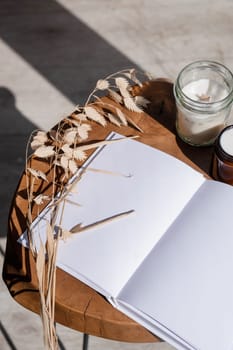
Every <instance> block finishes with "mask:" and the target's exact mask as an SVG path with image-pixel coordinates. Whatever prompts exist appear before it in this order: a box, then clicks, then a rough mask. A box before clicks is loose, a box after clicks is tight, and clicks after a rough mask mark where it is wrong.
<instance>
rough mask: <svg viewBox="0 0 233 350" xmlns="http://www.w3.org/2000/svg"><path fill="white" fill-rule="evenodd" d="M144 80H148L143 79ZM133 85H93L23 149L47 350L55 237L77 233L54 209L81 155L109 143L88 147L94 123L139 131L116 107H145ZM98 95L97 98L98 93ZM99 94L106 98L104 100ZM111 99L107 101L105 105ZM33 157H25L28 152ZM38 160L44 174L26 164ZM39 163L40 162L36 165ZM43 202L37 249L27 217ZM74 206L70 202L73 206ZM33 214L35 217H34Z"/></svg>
mask: <svg viewBox="0 0 233 350" xmlns="http://www.w3.org/2000/svg"><path fill="white" fill-rule="evenodd" d="M147 80H148V78H147ZM134 85H139V86H141V85H142V83H141V81H140V80H139V79H138V77H137V76H136V71H135V70H134V69H130V70H123V71H120V72H117V73H114V74H112V75H110V76H108V77H107V78H105V79H100V80H98V81H97V84H96V87H95V89H94V90H93V91H92V92H91V94H90V95H89V97H88V99H87V101H86V103H85V105H84V106H76V108H75V110H74V112H73V113H72V114H71V115H70V116H69V117H67V118H65V119H63V120H62V121H61V122H60V123H59V124H58V125H57V126H56V127H55V128H54V129H52V130H50V131H49V132H45V131H36V132H35V133H34V134H32V136H31V138H30V140H29V143H28V147H27V162H26V174H27V177H26V179H27V193H28V210H27V223H28V230H27V232H28V242H29V248H30V250H31V253H32V255H33V258H34V260H35V266H36V273H37V278H38V287H39V295H40V305H41V318H42V323H43V332H44V340H45V346H46V348H47V349H53V350H54V349H58V340H57V336H56V330H55V326H54V319H55V315H54V313H55V287H56V254H57V248H58V242H59V239H67V238H68V237H69V236H70V235H72V234H74V233H77V232H81V228H80V227H79V226H77V227H75V228H73V230H71V231H69V232H68V231H67V230H65V229H63V227H62V215H61V216H60V217H59V223H57V218H58V211H59V210H60V212H62V208H64V206H65V204H66V202H67V201H69V193H71V192H72V190H73V188H74V186H75V185H76V183H77V181H79V180H80V177H81V176H82V175H79V176H77V177H76V179H75V181H73V182H72V183H70V182H69V179H70V178H71V177H72V176H73V175H74V174H75V173H77V171H78V169H79V167H80V165H81V164H82V162H83V161H84V160H85V159H86V158H87V156H88V155H87V151H88V150H90V149H93V148H96V147H98V146H101V145H104V144H107V143H110V142H118V140H115V141H106V140H103V141H99V142H95V143H88V142H87V139H88V136H89V132H90V130H91V123H90V122H89V121H92V122H93V121H94V122H96V123H99V124H100V125H102V126H103V127H104V126H105V125H106V124H107V123H113V124H114V125H116V126H118V127H120V126H121V125H123V126H126V125H128V124H130V125H132V126H133V127H135V128H137V129H138V130H140V131H142V130H141V129H140V128H139V127H138V126H137V125H136V124H135V123H134V122H133V120H132V119H131V118H130V117H129V116H128V115H126V114H125V113H123V112H122V109H121V107H124V108H126V109H128V110H130V111H134V112H136V113H141V112H142V111H143V108H144V107H146V106H147V104H148V103H149V101H148V100H146V99H145V98H144V97H142V96H136V97H134V96H133V95H132V93H131V91H132V88H133V86H134ZM101 94H102V96H99V95H101ZM104 96H108V99H107V100H106V99H105V97H104ZM109 101H112V103H109ZM84 142H85V143H84ZM30 146H31V149H32V151H33V154H32V155H31V156H30V157H29V156H28V154H29V148H30ZM32 158H33V159H40V160H42V161H43V162H44V163H47V164H48V165H49V170H50V171H49V172H46V171H43V170H42V169H41V168H40V166H39V167H35V166H31V164H37V163H35V162H34V163H32V162H31V161H30V160H31V159H32ZM38 164H41V163H38ZM38 183H45V184H47V183H49V184H50V186H52V191H51V193H52V194H50V195H48V194H47V193H46V191H45V192H44V191H43V190H41V188H43V186H42V187H41V186H39V187H38ZM48 203H49V207H50V214H49V219H48V221H47V229H46V240H45V242H40V247H39V248H38V247H37V246H36V243H35V241H36V240H35V237H34V232H33V228H32V227H33V226H32V222H33V215H34V214H33V213H35V211H36V213H37V214H38V213H39V212H40V211H41V209H42V208H43V206H44V205H45V204H48ZM73 204H75V205H77V204H76V203H73ZM34 216H35V215H34Z"/></svg>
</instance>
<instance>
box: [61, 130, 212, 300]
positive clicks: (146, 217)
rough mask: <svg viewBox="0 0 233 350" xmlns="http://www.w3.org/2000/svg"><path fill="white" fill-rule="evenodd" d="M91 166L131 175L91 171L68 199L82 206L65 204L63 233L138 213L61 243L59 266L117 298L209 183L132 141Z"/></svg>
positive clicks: (110, 150)
mask: <svg viewBox="0 0 233 350" xmlns="http://www.w3.org/2000/svg"><path fill="white" fill-rule="evenodd" d="M118 137H120V136H119V135H115V138H118ZM89 167H91V168H96V169H102V170H108V171H112V172H113V173H114V172H115V173H121V174H124V175H129V176H128V177H127V176H126V177H125V176H117V175H116V176H114V175H110V174H104V173H101V172H99V173H97V172H92V171H87V172H86V173H85V174H84V175H83V177H82V179H81V181H80V182H78V184H77V193H72V194H71V195H70V199H72V201H75V202H78V203H79V204H80V205H81V206H80V207H77V206H75V205H72V204H68V203H67V204H66V206H65V212H64V219H63V223H62V226H63V227H64V228H66V229H68V230H69V229H71V228H72V227H73V226H74V225H76V224H78V223H82V224H83V225H84V226H85V225H88V224H91V223H94V222H96V221H99V220H102V219H105V218H108V217H111V216H113V215H116V214H119V213H122V212H125V211H129V210H134V211H135V212H134V214H132V215H129V216H128V217H125V218H122V219H119V220H118V221H114V222H111V223H108V224H105V225H104V226H102V227H101V228H96V229H92V230H89V231H87V232H83V233H81V234H79V235H77V236H76V237H75V238H72V239H70V240H68V241H67V242H65V243H63V242H61V243H60V247H59V251H58V258H57V265H58V266H59V267H61V268H62V269H64V270H65V271H67V272H69V273H71V274H72V275H73V276H75V277H77V278H79V279H81V280H82V281H84V282H86V283H88V284H90V285H91V286H93V287H95V288H96V289H97V290H99V291H101V292H102V293H104V294H105V295H106V294H107V295H106V296H113V297H114V296H116V295H117V293H118V292H119V291H120V289H121V288H122V287H123V285H124V284H125V283H126V282H127V280H128V279H129V278H130V276H131V275H132V273H133V272H134V271H135V269H136V268H137V267H138V265H139V264H140V262H141V261H142V260H143V259H144V257H145V256H146V255H147V254H148V252H149V251H150V250H151V249H152V247H153V245H154V244H155V243H156V242H157V241H158V240H159V239H160V237H161V236H162V235H163V233H164V232H165V231H166V230H167V228H168V227H169V226H170V224H171V223H172V221H173V220H174V219H175V218H176V216H177V215H178V214H179V212H180V211H181V210H182V209H183V207H184V206H185V204H186V203H187V202H188V201H189V199H190V198H191V197H192V196H193V194H194V192H195V191H196V190H197V189H198V188H199V187H200V185H201V184H202V183H203V182H204V181H205V179H204V177H203V176H202V175H201V174H200V173H198V172H197V171H195V170H193V169H192V168H191V167H189V166H187V165H185V164H184V163H182V162H181V161H179V160H177V159H175V158H174V157H171V156H169V155H168V154H165V153H163V152H161V151H158V150H156V149H154V148H152V147H149V146H147V145H144V144H142V143H141V142H139V141H136V140H131V139H128V140H124V141H120V142H117V143H114V144H111V145H107V146H105V147H104V148H103V149H102V150H101V151H100V152H99V153H98V155H97V156H96V157H94V159H93V160H92V161H91V163H90V165H89Z"/></svg>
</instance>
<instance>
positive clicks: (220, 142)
mask: <svg viewBox="0 0 233 350" xmlns="http://www.w3.org/2000/svg"><path fill="white" fill-rule="evenodd" d="M212 176H213V178H214V179H216V180H219V181H223V182H225V183H228V184H229V185H233V125H229V126H227V127H226V128H225V129H223V130H222V131H221V133H220V134H219V136H218V138H217V140H216V142H215V152H214V156H213V166H212Z"/></svg>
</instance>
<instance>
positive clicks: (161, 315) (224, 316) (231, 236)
mask: <svg viewBox="0 0 233 350" xmlns="http://www.w3.org/2000/svg"><path fill="white" fill-rule="evenodd" d="M232 203H233V187H232V186H229V185H226V184H222V183H218V182H214V181H209V180H207V181H206V182H205V183H204V184H203V185H202V186H201V188H200V190H199V191H198V192H197V193H196V195H195V196H194V197H193V198H192V201H191V202H189V204H188V205H187V206H186V207H185V209H184V211H183V212H182V214H181V215H180V216H179V217H178V219H177V220H176V221H175V222H174V224H173V225H172V227H170V229H169V230H168V232H167V233H166V234H165V235H164V236H163V237H162V239H161V240H160V241H159V242H158V244H157V246H156V247H155V248H154V249H153V250H152V252H151V253H150V254H149V256H148V257H147V258H146V259H145V261H144V263H143V264H142V265H141V266H140V268H139V269H138V270H137V271H136V273H135V274H134V276H133V277H132V279H131V280H130V281H129V283H128V284H127V286H126V287H125V288H124V289H123V291H122V293H121V294H120V295H119V299H120V300H123V301H124V302H126V303H129V304H130V305H132V306H133V307H134V308H135V309H138V310H141V311H142V312H144V313H145V314H146V315H148V316H149V317H151V318H152V319H154V320H155V321H158V322H159V323H161V324H162V325H163V326H164V327H165V328H167V329H168V330H170V331H172V332H173V333H174V335H178V336H180V337H181V338H182V339H183V340H186V341H187V342H188V343H190V344H193V346H194V348H195V349H199V350H219V349H221V350H232V349H233V332H232V327H233V225H232V208H233V205H232Z"/></svg>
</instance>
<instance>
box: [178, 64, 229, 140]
mask: <svg viewBox="0 0 233 350" xmlns="http://www.w3.org/2000/svg"><path fill="white" fill-rule="evenodd" d="M174 95H175V99H176V105H177V119H176V129H177V133H178V135H179V136H180V137H181V139H183V140H184V141H185V142H187V143H189V144H191V145H194V146H204V145H210V144H212V143H213V142H214V141H215V139H216V137H217V136H218V134H219V132H220V131H221V130H222V129H223V128H224V127H225V126H226V125H228V124H229V122H230V119H229V116H230V110H231V104H232V100H233V75H232V73H231V71H230V70H229V69H228V68H226V67H225V66H223V65H222V64H219V63H216V62H212V61H198V62H194V63H191V64H190V65H188V66H186V67H185V68H184V69H183V70H182V71H181V72H180V74H179V76H178V78H177V80H176V83H175V85H174Z"/></svg>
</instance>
